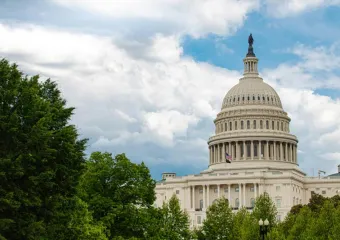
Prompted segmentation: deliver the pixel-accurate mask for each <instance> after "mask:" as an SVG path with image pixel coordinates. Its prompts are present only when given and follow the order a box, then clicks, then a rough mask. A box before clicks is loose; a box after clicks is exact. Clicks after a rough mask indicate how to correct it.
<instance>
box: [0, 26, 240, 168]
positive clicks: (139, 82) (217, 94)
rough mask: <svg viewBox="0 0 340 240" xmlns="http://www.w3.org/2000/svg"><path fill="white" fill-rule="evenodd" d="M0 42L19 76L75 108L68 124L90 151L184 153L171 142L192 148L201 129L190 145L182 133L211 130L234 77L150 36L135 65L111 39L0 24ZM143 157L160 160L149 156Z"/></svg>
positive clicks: (168, 40) (171, 41) (175, 42)
mask: <svg viewBox="0 0 340 240" xmlns="http://www.w3.org/2000/svg"><path fill="white" fill-rule="evenodd" d="M0 34H1V35H2V36H3V37H2V38H1V39H0V55H2V56H5V57H9V58H10V60H12V61H16V62H17V63H18V64H19V65H20V67H21V68H22V69H23V70H24V71H25V72H28V73H30V74H41V75H43V76H49V77H51V78H52V79H53V80H56V81H57V82H58V84H59V86H60V88H61V90H62V92H63V94H64V96H65V97H66V99H67V100H68V104H69V105H71V106H75V107H76V111H75V116H74V118H73V121H74V122H75V123H76V124H77V126H78V128H79V129H80V131H81V133H82V135H83V136H85V137H89V138H90V142H91V146H90V149H91V150H97V149H100V150H103V149H105V150H109V151H118V150H117V149H122V150H121V151H123V150H124V151H129V152H131V151H132V152H138V151H143V150H142V148H143V146H142V145H143V144H149V143H151V144H154V145H155V146H158V147H160V148H163V147H166V148H175V147H176V148H177V149H176V151H175V152H174V153H177V151H179V152H178V153H177V154H178V155H181V153H180V151H184V152H186V151H189V150H188V148H181V146H180V147H179V148H178V145H177V144H178V141H184V142H187V144H188V145H195V140H196V139H197V138H200V136H203V137H204V138H207V137H208V136H206V134H205V133H204V131H206V129H200V130H197V131H198V132H200V133H199V134H198V135H197V134H196V135H195V136H193V137H191V136H190V134H189V133H188V129H189V128H195V127H196V125H197V124H198V121H199V120H200V119H202V118H209V119H210V120H209V121H210V122H211V124H213V123H212V120H213V118H214V117H215V115H216V113H217V112H218V111H219V110H220V104H221V102H222V99H223V97H224V95H225V92H226V89H229V88H230V87H231V86H232V85H234V84H236V83H237V79H238V78H239V77H240V73H239V72H236V71H229V70H226V69H222V68H218V67H214V66H211V65H209V64H206V63H196V62H195V61H193V60H192V59H191V58H188V57H183V56H181V55H182V48H181V47H180V39H179V38H178V37H176V36H163V35H156V36H154V37H153V40H152V41H151V45H149V46H145V45H141V46H142V47H143V48H146V49H144V53H143V54H142V55H140V56H139V57H138V58H134V57H133V56H132V55H130V54H129V52H127V51H126V50H125V49H122V48H119V47H118V46H117V45H116V44H115V41H116V39H114V38H108V37H99V36H91V35H85V34H78V33H72V32H65V31H60V30H56V29H51V28H44V27H39V26H33V25H12V26H8V25H4V24H0ZM27 40H29V41H27ZM137 45H138V44H137ZM195 131H196V130H195ZM208 131H209V132H210V131H211V130H210V128H209V129H208ZM181 144H182V143H181ZM182 145H183V144H182ZM127 146H129V147H128V148H127ZM178 149H179V150H178ZM181 149H182V150H181ZM190 151H191V150H190ZM145 154H147V155H144V156H147V157H148V158H149V159H159V157H155V156H154V154H156V153H154V152H148V153H145ZM204 154H207V150H206V149H204V148H200V149H199V150H196V151H195V153H193V154H192V153H191V154H187V155H188V156H190V159H191V160H192V161H197V158H196V157H195V156H197V157H198V159H202V158H203V156H204ZM184 155H185V154H184ZM172 157H176V155H173V156H172ZM167 160H169V161H170V160H171V159H167ZM188 163H189V161H187V162H186V164H188ZM205 165H206V164H204V165H202V168H203V167H204V166H205Z"/></svg>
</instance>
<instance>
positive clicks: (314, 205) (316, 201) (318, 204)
mask: <svg viewBox="0 0 340 240" xmlns="http://www.w3.org/2000/svg"><path fill="white" fill-rule="evenodd" d="M326 199H327V198H325V197H323V196H321V195H320V194H312V197H311V198H310V199H309V203H308V207H309V208H310V209H311V210H312V212H320V210H321V208H322V206H323V204H324V203H325V201H326Z"/></svg>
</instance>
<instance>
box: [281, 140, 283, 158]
mask: <svg viewBox="0 0 340 240" xmlns="http://www.w3.org/2000/svg"><path fill="white" fill-rule="evenodd" d="M280 160H281V161H283V147H282V142H280Z"/></svg>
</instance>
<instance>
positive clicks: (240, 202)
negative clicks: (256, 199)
mask: <svg viewBox="0 0 340 240" xmlns="http://www.w3.org/2000/svg"><path fill="white" fill-rule="evenodd" d="M241 192H242V187H241V184H240V183H239V184H238V202H239V208H240V207H241V206H242V198H241V196H242V194H241ZM235 207H236V206H235Z"/></svg>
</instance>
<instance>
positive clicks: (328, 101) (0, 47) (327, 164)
mask: <svg viewBox="0 0 340 240" xmlns="http://www.w3.org/2000/svg"><path fill="white" fill-rule="evenodd" d="M0 16H1V20H0V56H1V57H5V58H8V59H9V60H10V61H12V62H17V63H18V64H19V65H20V68H21V69H22V70H23V71H24V72H26V73H27V74H29V75H33V74H40V75H41V76H42V77H43V78H45V77H50V78H51V79H52V80H54V81H56V82H58V84H59V86H60V88H61V89H62V92H63V95H64V97H65V98H66V99H67V101H68V104H69V105H70V106H75V107H76V111H75V115H74V117H73V119H72V122H73V123H75V124H76V125H77V127H78V129H79V131H80V132H81V134H82V136H84V137H86V138H89V139H90V140H89V146H88V150H87V151H88V152H89V153H90V152H92V151H98V150H99V151H109V152H112V153H113V154H117V153H121V152H125V153H126V154H127V156H128V157H129V158H130V159H131V160H133V161H134V162H141V161H144V162H145V163H146V164H147V165H148V166H149V168H150V170H151V173H152V175H153V177H154V178H156V179H159V178H160V175H161V172H164V171H171V172H177V173H178V174H179V175H184V174H192V173H198V172H199V171H201V170H204V169H205V168H206V167H207V165H208V148H207V139H208V138H209V136H211V135H212V134H213V132H214V125H213V119H214V118H215V117H216V114H217V113H218V112H219V110H220V108H221V103H222V100H223V97H224V96H225V94H226V93H227V92H228V90H229V89H230V88H231V87H232V86H233V85H235V84H236V83H237V82H238V79H239V77H240V76H241V75H242V70H243V69H242V68H243V64H242V59H243V57H244V56H245V54H246V51H247V37H248V35H249V33H250V32H251V33H253V36H254V39H255V43H254V48H255V53H256V55H257V56H258V57H259V59H260V62H259V69H260V74H261V75H262V77H264V80H265V81H266V82H267V83H269V84H270V85H272V86H273V87H274V88H275V89H276V90H277V92H278V93H279V95H280V97H281V100H282V102H283V106H284V109H285V110H286V111H287V112H288V114H289V116H290V117H291V119H292V122H291V132H292V133H293V134H295V135H296V136H297V137H298V138H299V154H298V158H299V159H298V161H299V165H300V167H301V169H303V170H304V171H305V172H306V173H307V174H309V175H313V173H314V175H317V171H318V170H319V169H321V170H325V171H326V172H327V173H328V174H330V173H334V172H336V171H337V168H336V165H337V164H340V71H339V68H340V40H339V39H340V30H339V26H340V0H285V1H281V0H263V1H258V0H96V1H95V0H35V1H34V0H2V1H1V4H0Z"/></svg>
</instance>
